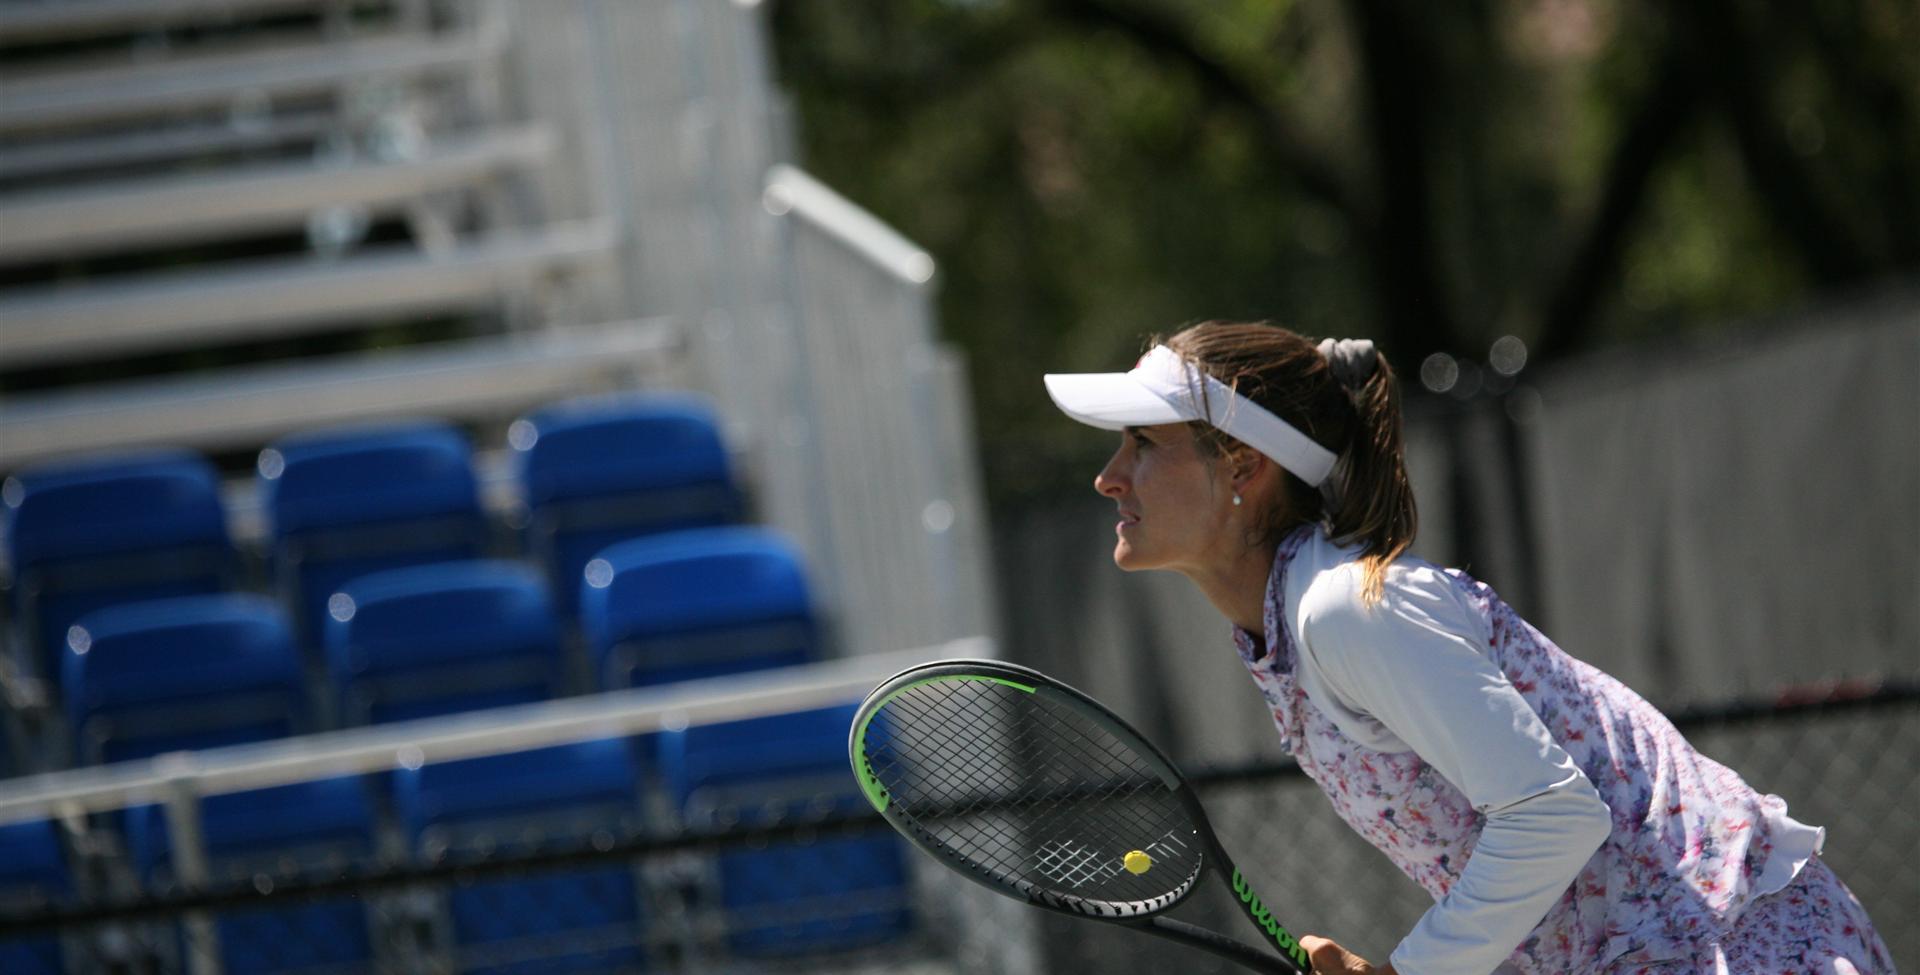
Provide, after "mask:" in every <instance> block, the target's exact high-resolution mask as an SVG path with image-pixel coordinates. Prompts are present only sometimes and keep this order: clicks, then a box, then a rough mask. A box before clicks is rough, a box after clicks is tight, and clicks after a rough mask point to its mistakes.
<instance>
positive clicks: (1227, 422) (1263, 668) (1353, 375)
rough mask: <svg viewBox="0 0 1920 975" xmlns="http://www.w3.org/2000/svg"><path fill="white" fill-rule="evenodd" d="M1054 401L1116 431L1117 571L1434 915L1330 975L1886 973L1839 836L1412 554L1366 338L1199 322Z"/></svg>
mask: <svg viewBox="0 0 1920 975" xmlns="http://www.w3.org/2000/svg"><path fill="white" fill-rule="evenodd" d="M1046 383H1047V390H1048V392H1049V393H1050V394H1051V395H1052V397H1053V399H1054V402H1055V403H1056V404H1058V405H1059V406H1060V408H1061V409H1062V410H1064V411H1066V413H1067V414H1068V415H1069V416H1072V417H1073V418H1074V419H1077V420H1079V421H1081V422H1083V423H1088V424H1091V425H1093V426H1096V427H1101V428H1105V429H1110V430H1119V431H1122V436H1121V441H1120V447H1119V450H1118V451H1116V452H1115V453H1114V455H1113V458H1112V460H1110V461H1109V462H1108V463H1107V466H1106V468H1105V469H1103V470H1102V471H1101V472H1100V474H1099V476H1097V477H1096V478H1095V479H1094V486H1095V488H1096V489H1097V490H1098V491H1099V492H1100V493H1101V494H1103V495H1106V496H1107V497H1109V498H1112V499H1113V501H1114V503H1115V504H1116V505H1118V507H1119V513H1120V522H1119V525H1118V527H1117V529H1116V530H1117V532H1118V535H1119V540H1118V543H1117V544H1116V546H1115V548H1114V555H1113V557H1114V561H1115V563H1117V564H1118V565H1119V566H1120V567H1121V568H1122V569H1127V570H1139V569H1170V570H1173V571H1175V572H1178V573H1180V574H1182V575H1185V576H1186V577H1188V578H1189V579H1191V580H1193V582H1194V584H1195V585H1197V586H1198V587H1199V588H1200V591H1201V592H1202V593H1204V594H1205V595H1206V597H1207V598H1208V600H1209V601H1211V602H1212V603H1213V605H1214V607H1215V608H1217V609H1218V610H1219V611H1220V612H1221V613H1222V614H1223V615H1225V616H1226V618H1227V619H1228V620H1229V621H1230V622H1231V623H1232V624H1233V627H1234V629H1233V636H1234V642H1235V643H1236V644H1237V645H1238V648H1239V652H1240V657H1241V659H1242V661H1244V662H1245V664H1246V667H1247V670H1248V671H1249V672H1250V673H1251V674H1252V676H1253V680H1254V683H1255V684H1256V685H1258V687H1259V689H1260V693H1261V694H1262V695H1263V696H1264V697H1265V699H1266V702H1267V704H1268V706H1269V707H1270V709H1271V710H1272V713H1273V720H1274V724H1275V726H1276V727H1277V728H1278V729H1279V732H1280V738H1281V742H1282V745H1283V746H1284V747H1285V748H1286V750H1287V751H1288V752H1289V753H1290V754H1291V755H1292V756H1293V757H1294V758H1295V759H1296V760H1297V761H1298V762H1299V763H1300V766H1301V768H1302V769H1304V770H1305V771H1306V773H1307V774H1308V775H1309V776H1311V777H1312V778H1313V780H1314V781H1315V782H1317V783H1319V785H1320V788H1321V790H1322V791H1324V792H1325V793H1326V795H1327V798H1328V800H1329V801H1330V802H1332V804H1333V807H1334V809H1335V811H1336V812H1338V813H1339V815H1340V816H1341V818H1342V819H1344V820H1345V821H1346V822H1347V824H1348V825H1349V826H1351V827H1352V828H1353V829H1354V830H1355V831H1356V832H1358V833H1359V834H1360V835H1361V836H1363V837H1365V838H1366V840H1367V841H1368V842H1369V843H1372V844H1373V845H1374V846H1375V847H1378V848H1379V849H1380V851H1381V852H1383V853H1385V854H1386V855H1387V856H1388V857H1389V858H1391V859H1392V860H1393V862H1394V863H1395V864H1396V865H1398V866H1399V868H1400V869H1401V870H1402V871H1403V872H1405V873H1406V874H1407V876H1409V877H1411V878H1412V879H1413V880H1414V881H1415V882H1416V883H1418V884H1419V885H1420V886H1421V887H1423V888H1425V889H1426V890H1427V892H1428V893H1429V894H1431V895H1432V896H1433V898H1434V905H1433V907H1432V908H1431V909H1429V910H1428V911H1427V912H1426V914H1425V915H1424V916H1422V917H1421V919H1420V921H1419V923H1418V924H1416V925H1415V926H1414V928H1413V930H1412V931H1411V932H1409V933H1408V934H1407V935H1406V937H1405V938H1404V939H1402V940H1401V942H1400V943H1399V946H1398V947H1396V948H1395V949H1394V951H1393V953H1392V957H1391V959H1390V960H1389V961H1388V962H1386V963H1384V964H1380V965H1373V964H1370V963H1369V962H1367V961H1366V960H1364V959H1361V958H1360V957H1359V956H1357V955H1355V954H1353V953H1352V952H1349V951H1347V950H1346V949H1344V948H1342V947H1341V946H1340V945H1338V944H1336V943H1334V942H1332V941H1329V940H1327V939H1325V938H1313V937H1308V938H1303V939H1302V944H1303V945H1305V946H1307V948H1308V950H1309V951H1310V953H1311V954H1312V956H1313V960H1314V970H1315V971H1316V972H1320V973H1352V975H1363V973H1375V972H1382V973H1384V972H1398V973H1400V975H1443V973H1444V975H1455V973H1458V975H1487V973H1489V972H1494V971H1496V970H1498V971H1502V972H1523V973H1528V975H1571V973H1643V972H1644V973H1702V975H1706V973H1713V975H1729V973H1731V975H1743V973H1776V972H1782V973H1784V972H1818V973H1854V972H1861V973H1883V972H1892V971H1893V963H1892V960H1891V959H1890V958H1889V956H1888V953H1887V950H1886V947H1885V946H1884V945H1883V944H1882V943H1881V941H1880V939H1879V937H1878V936H1877V935H1876V934H1875V933H1874V931H1873V927H1872V925H1871V923H1870V922H1869V921H1868V919H1867V915H1866V912H1865V911H1864V910H1863V909H1862V908H1861V906H1860V903H1859V902H1858V901H1857V900H1855V899H1854V897H1853V895H1852V894H1851V893H1850V892H1849V891H1848V890H1847V888H1846V886H1845V885H1844V884H1842V883H1841V882H1840V880H1839V878H1838V877H1836V876H1835V875H1834V874H1833V872H1832V871H1831V870H1829V869H1828V868H1827V866H1826V865H1825V864H1824V863H1822V862H1821V861H1820V860H1819V859H1818V857H1817V856H1816V854H1818V852H1819V851H1820V846H1821V843H1822V841H1823V840H1824V838H1825V831H1824V830H1823V829H1819V828H1815V827H1812V826H1807V825H1805V824H1802V823H1800V822H1797V821H1795V820H1794V819H1793V818H1792V817H1790V816H1789V815H1787V809H1786V804H1785V803H1784V802H1782V801H1781V800H1780V798H1779V797H1777V796H1771V795H1763V794H1761V793H1758V792H1756V791H1754V790H1753V789H1752V788H1751V787H1749V786H1748V785H1747V784H1746V783H1745V782H1744V781H1742V780H1741V778H1740V777H1739V776H1738V775H1736V774H1734V773H1733V772H1732V771H1730V770H1729V769H1727V768H1725V767H1724V766H1721V765H1719V764H1718V763H1716V762H1714V761H1713V760H1711V759H1709V758H1707V757H1705V756H1703V755H1701V754H1699V753H1698V752H1695V751H1694V750H1693V748H1692V747H1691V746H1689V745H1688V744H1687V742H1686V740H1685V739H1684V738H1682V737H1681V736H1680V734H1679V732H1677V731H1676V730H1674V727H1673V725H1672V724H1671V723H1669V722H1668V721H1667V719H1666V718H1665V717H1664V716H1662V715H1661V714H1660V712H1659V711H1657V710H1656V709H1655V708H1654V707H1653V706H1652V705H1650V704H1648V703H1647V702H1646V701H1645V700H1644V699H1642V698H1641V697H1639V696H1638V695H1636V694H1635V693H1634V692H1633V691H1631V690H1629V689H1627V688H1626V687H1625V686H1624V685H1622V684H1621V683H1619V682H1618V681H1616V680H1614V679H1613V678H1611V677H1609V676H1607V675H1606V674H1604V673H1602V672H1600V671H1599V670H1596V669H1594V668H1593V667H1591V666H1588V665H1587V664H1585V663H1582V662H1580V661H1578V660H1575V659H1574V658H1572V657H1570V656H1568V655H1567V654H1566V653H1564V652H1562V651H1561V650H1560V649H1559V648H1557V647H1555V646H1554V645H1553V643H1552V642H1551V641H1549V640H1548V639H1547V638H1546V637H1545V636H1543V635H1541V633H1540V632H1539V631H1537V630H1535V629H1534V628H1533V627H1532V626H1530V625H1528V624H1527V622H1526V621H1525V620H1522V619H1521V618H1520V617H1519V616H1517V615H1515V613H1514V611H1513V610H1512V609H1511V608H1509V607H1508V606H1507V605H1506V604H1505V603H1503V602H1502V601H1501V600H1500V597H1499V596H1497V595H1495V594H1494V592H1493V591H1492V590H1491V589H1489V588H1487V587H1486V586H1485V585H1483V584H1481V583H1479V582H1477V581H1475V580H1474V579H1472V578H1470V577H1468V576H1467V575H1465V574H1463V573H1461V572H1459V571H1456V570H1452V569H1442V568H1439V567H1437V566H1434V565H1432V564H1429V563H1427V562H1424V561H1421V560H1419V559H1417V558H1414V557H1412V556H1409V555H1407V554H1406V551H1407V547H1408V546H1409V545H1410V544H1411V543H1412V541H1413V537H1414V529H1415V515H1414V498H1413V489H1412V486H1411V484H1410V483H1409V481H1408V479H1407V472H1406V465H1405V461H1404V458H1403V455H1402V447H1401V421H1400V406H1399V393H1398V390H1397V387H1396V383H1395V380H1394V375H1393V370H1392V369H1391V368H1390V367H1389V366H1388V364H1387V361H1386V359H1385V358H1384V357H1383V356H1381V355H1379V354H1378V353H1377V352H1376V351H1375V350H1374V349H1373V346H1372V345H1371V343H1368V342H1364V341H1352V340H1340V341H1334V340H1331V339H1329V340H1326V341H1323V342H1320V343H1317V344H1316V343H1314V342H1312V341H1310V340H1308V339H1306V338H1303V337H1301V336H1299V335H1296V334H1294V333H1292V332H1289V331H1286V330H1284V329H1280V328H1275V327H1271V326H1268V325H1264V324H1230V323H1220V322H1208V323H1204V324H1200V325H1195V326H1193V327H1191V328H1188V329H1186V330H1184V331H1182V332H1180V333H1179V334H1177V335H1175V336H1173V337H1172V338H1170V339H1168V340H1166V342H1165V344H1163V345H1158V346H1156V347H1154V349H1153V350H1152V351H1151V352H1149V353H1148V354H1147V355H1146V356H1145V357H1144V358H1142V359H1141V360H1140V362H1139V364H1138V365H1137V366H1135V367H1134V369H1133V370H1132V371H1130V372H1126V373H1109V374H1095V375H1050V376H1048V377H1046Z"/></svg>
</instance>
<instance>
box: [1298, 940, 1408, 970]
mask: <svg viewBox="0 0 1920 975" xmlns="http://www.w3.org/2000/svg"><path fill="white" fill-rule="evenodd" d="M1300 947H1302V948H1305V949H1306V950H1307V957H1308V958H1311V959H1313V975H1394V972H1393V963H1392V962H1388V963H1387V964H1385V965H1381V966H1379V967H1377V968H1376V967H1374V966H1373V964H1371V963H1370V962H1368V961H1367V960H1366V959H1365V958H1362V957H1360V956H1359V955H1356V954H1354V953H1353V952H1351V951H1348V950H1347V949H1345V948H1342V947H1340V946H1339V945H1338V944H1335V943H1334V942H1333V941H1332V940H1330V939H1327V938H1321V937H1316V936H1314V935H1311V934H1308V935H1302V936H1301V938H1300Z"/></svg>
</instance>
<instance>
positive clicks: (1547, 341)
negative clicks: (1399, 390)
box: [773, 0, 1920, 500]
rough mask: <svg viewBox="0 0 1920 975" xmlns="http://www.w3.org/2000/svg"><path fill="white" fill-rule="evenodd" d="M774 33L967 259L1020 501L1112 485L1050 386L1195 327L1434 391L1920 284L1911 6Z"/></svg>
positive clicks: (857, 186)
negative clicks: (1328, 339) (1044, 384)
mask: <svg viewBox="0 0 1920 975" xmlns="http://www.w3.org/2000/svg"><path fill="white" fill-rule="evenodd" d="M773 25H774V40H775V45H776V55H777V59H778V62H779V66H780V71H781V75H782V83H783V85H784V86H785V88H786V89H787V91H788V92H789V93H790V94H791V96H792V97H793V99H794V101H795V105H796V108H797V114H798V116H799V132H800V137H801V152H802V155H803V160H804V162H805V164H806V165H807V166H808V167H809V168H810V169H812V170H813V171H815V172H816V173H817V174H819V175H821V176H822V177H823V178H825V179H826V180H827V181H828V182H830V183H832V184H834V185H835V186H837V187H839V188H840V189H842V190H843V191H844V192H846V193H848V194H849V195H850V196H852V197H853V198H854V199H855V200H857V201H858V202H860V203H861V204H863V205H864V206H866V207H868V208H870V209H872V210H873V211H874V212H876V213H877V214H879V215H880V216H881V217H882V218H883V219H886V220H887V221H889V222H891V223H892V224H894V225H895V226H897V227H899V228H900V229H901V230H902V231H903V232H905V233H906V234H907V235H908V236H910V237H912V238H914V239H915V240H917V241H918V242H920V243H921V244H922V245H923V246H925V247H927V248H928V249H929V250H930V251H931V252H932V253H933V254H934V255H935V257H936V258H937V259H938V260H939V262H940V265H941V269H942V276H941V279H940V280H941V294H940V311H941V317H942V321H943V326H944V328H945V330H946V333H947V337H948V338H949V339H951V340H953V341H955V342H958V343H959V344H960V345H961V346H963V347H964V348H965V349H966V350H967V351H968V353H969V355H970V357H971V359H972V362H973V363H974V391H975V398H976V403H977V405H978V407H979V423H980V430H981V435H982V440H983V447H984V451H983V453H984V456H985V458H986V461H987V465H988V476H989V484H990V486H991V487H992V489H993V491H994V493H995V495H996V496H997V497H998V498H1000V499H1002V500H1005V499H1009V498H1016V497H1019V496H1022V495H1025V494H1027V493H1029V492H1036V491H1050V490H1053V489H1056V488H1058V487H1059V486H1061V485H1062V484H1063V483H1072V484H1075V485H1078V484H1079V483H1080V482H1081V481H1083V480H1084V479H1085V473H1086V471H1087V470H1089V469H1090V468H1088V467H1087V466H1086V465H1087V462H1088V461H1089V459H1090V458H1089V457H1088V454H1087V451H1088V449H1089V448H1088V443H1087V438H1085V437H1084V435H1083V434H1080V433H1078V432H1076V431H1073V430H1072V428H1071V427H1070V426H1068V425H1066V424H1064V423H1063V422H1062V421H1061V420H1060V419H1059V418H1058V416H1057V415H1056V414H1055V413H1054V411H1053V410H1051V409H1050V408H1048V407H1047V405H1046V402H1045V398H1044V393H1043V392H1042V390H1041V388H1040V385H1039V383H1038V382H1036V381H1035V380H1036V377H1037V374H1038V373H1039V372H1041V371H1043V370H1045V371H1064V370H1081V369H1111V368H1117V367H1122V366H1124V365H1125V364H1126V363H1128V362H1131V361H1132V356H1133V355H1134V354H1136V353H1137V352H1138V351H1139V346H1140V340H1141V338H1142V337H1143V336H1145V335H1148V334H1152V333H1155V332H1165V331H1170V330H1172V329H1174V328H1177V327H1178V326H1179V325H1181V324H1183V323H1185V322H1189V321H1194V320H1198V319H1204V318H1229V317H1231V318H1266V319H1272V320H1275V321H1278V322H1281V323H1283V324H1287V325H1289V326H1290V327H1293V328H1295V329H1297V330H1300V331H1302V332H1306V333H1309V334H1315V335H1325V334H1335V335H1367V336H1372V337H1374V338H1376V339H1378V340H1379V341H1380V342H1381V343H1382V344H1383V347H1384V348H1385V349H1386V351H1387V352H1388V354H1389V356H1390V357H1391V358H1392V359H1393V360H1394V361H1395V362H1396V364H1397V365H1398V367H1399V368H1400V369H1401V371H1402V374H1403V375H1411V374H1412V373H1414V372H1415V371H1417V367H1418V364H1419V362H1420V361H1421V360H1422V359H1423V358H1424V357H1425V356H1427V355H1428V354H1430V353H1433V352H1436V351H1445V352H1450V353H1454V354H1457V355H1463V356H1466V357H1470V358H1476V359H1478V358H1484V356H1485V354H1486V349H1487V348H1488V346H1489V344H1490V343H1491V342H1493V341H1494V340H1495V339H1497V338H1499V337H1501V336H1504V335H1514V336H1518V337H1520V338H1521V339H1523V340H1524V341H1525V342H1526V343H1527V345H1528V346H1529V348H1530V349H1531V350H1532V353H1533V358H1534V361H1540V360H1542V359H1553V358H1557V357H1562V356H1566V355H1569V354H1573V353H1577V352H1579V351H1582V350H1585V349H1590V348H1594V347H1597V346H1601V345H1605V344H1608V343H1612V342H1617V341H1622V340H1629V339H1636V338H1641V337H1645V336H1650V335H1655V334H1659V333H1660V332H1662V331H1664V330H1669V329H1673V328H1678V327H1701V326H1704V325H1711V324H1713V323H1716V322H1723V321H1727V320H1729V319H1734V318H1737V317H1739V316H1741V315H1744V314H1748V313H1751V312H1754V311H1758V310H1761V309H1768V308H1774V307H1779V306H1782V305H1784V304H1792V303H1796V302H1801V301H1804V300H1807V299H1808V298H1809V297H1811V296H1812V295H1815V294H1817V293H1822V292H1826V291H1831V290H1834V289H1846V288H1854V287H1860V286H1862V285H1864V284H1867V283H1870V282H1874V281H1877V280H1882V279H1887V278H1891V277H1897V276H1903V275H1912V274H1913V273H1914V272H1915V270H1916V269H1920V175H1917V174H1920V104H1917V103H1920V57H1917V56H1916V55H1915V54H1914V53H1913V52H1914V51H1916V50H1920V7H1916V6H1914V5H1913V4H1912V3H1911V2H1910V0H1850V2H1849V0H1807V2H1804V3H1798V4H1785V5H1780V4H1767V3H1763V2H1760V0H1690V2H1688V3H1685V4H1654V3H1649V2H1646V0H1466V2H1462V3H1447V4H1418V3H1410V2H1405V0H1400V2H1395V0H1291V2H1289V0H1026V2H1017V0H998V2H996V0H892V2H887V3H862V4H848V3H837V2H826V0H779V2H778V3H777V5H776V6H775V7H774V10H773ZM1008 363H1011V364H1013V367H1012V368H1008V367H1007V365H1006V364H1008ZM1037 458H1051V459H1052V460H1053V462H1054V463H1055V464H1056V465H1057V466H1053V467H1039V466H1036V459H1037Z"/></svg>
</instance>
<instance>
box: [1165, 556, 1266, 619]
mask: <svg viewBox="0 0 1920 975" xmlns="http://www.w3.org/2000/svg"><path fill="white" fill-rule="evenodd" d="M1278 548H1279V546H1278V544H1277V543H1276V544H1272V545H1268V544H1260V545H1250V546H1246V547H1244V548H1242V549H1240V550H1239V551H1238V552H1237V553H1235V555H1234V557H1233V558H1231V559H1229V560H1226V561H1224V562H1220V563H1215V564H1212V565H1206V566H1199V567H1196V568H1193V569H1190V570H1188V571H1186V572H1184V573H1183V574H1184V575H1185V576H1186V577H1187V578H1189V579H1191V580H1193V584H1194V585H1195V586H1198V587H1199V589H1200V592H1201V594H1202V595H1204V596H1206V597H1207V601H1208V602H1210V603H1212V604H1213V608H1214V609H1216V610H1219V611H1220V615H1222V616H1225V617H1226V618H1227V619H1228V620H1229V621H1230V622H1232V623H1233V625H1235V626H1238V627H1240V628H1241V629H1243V630H1246V631H1247V632H1249V633H1253V634H1255V635H1258V636H1261V637H1265V635H1266V605H1267V580H1268V579H1269V578H1270V577H1271V576H1272V574H1273V559H1274V555H1275V553H1276V551H1277V550H1278Z"/></svg>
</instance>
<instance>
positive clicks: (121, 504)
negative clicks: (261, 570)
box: [0, 451, 239, 681]
mask: <svg viewBox="0 0 1920 975" xmlns="http://www.w3.org/2000/svg"><path fill="white" fill-rule="evenodd" d="M0 496H4V500H5V505H6V536H7V555H8V560H9V563H10V564H11V565H12V566H13V572H14V582H13V592H12V609H13V612H14V618H15V619H16V620H18V621H19V623H20V626H21V634H20V638H21V642H22V644H23V645H24V646H26V647H29V648H32V655H33V657H34V659H33V660H31V662H30V663H29V664H28V666H31V667H33V668H35V669H37V671H38V673H39V674H40V676H42V677H44V678H46V679H48V680H53V681H57V680H59V679H60V658H61V655H62V653H63V652H64V650H65V647H66V642H67V627H69V626H70V625H72V623H73V621H74V620H76V619H78V618H79V617H81V616H82V615H84V614H86V613H87V612H89V611H91V610H94V609H98V608H100V607H102V606H110V605H113V604H115V603H124V602H132V601H135V600H142V599H157V598H161V597H165V596H184V595H194V594H202V593H214V592H220V591H222V590H224V589H227V588H230V587H231V584H232V583H233V582H234V581H235V579H236V578H237V577H238V572H239V564H238V559H237V556H236V553H235V552H234V550H233V546H232V543H231V540H230V539H229V538H228V535H227V524H226V514H225V512H224V510H223V509H222V508H221V505H220V483H219V477H218V475H217V474H216V473H215V471H214V469H213V466H212V465H211V464H209V463H208V462H207V461H206V460H205V459H204V458H202V457H200V456H198V455H195V454H190V453H185V452H180V451H151V452H143V453H138V454H124V455H118V456H114V457H107V458H94V459H90V460H85V461H74V462H68V463H63V464H57V465H50V466H46V467H40V468H35V469H32V470H28V471H24V472H22V473H20V474H19V475H17V476H14V477H10V478H8V479H7V481H6V484H5V487H4V489H3V490H0Z"/></svg>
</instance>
